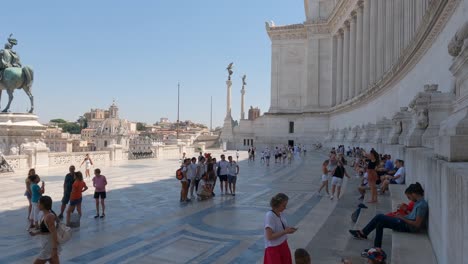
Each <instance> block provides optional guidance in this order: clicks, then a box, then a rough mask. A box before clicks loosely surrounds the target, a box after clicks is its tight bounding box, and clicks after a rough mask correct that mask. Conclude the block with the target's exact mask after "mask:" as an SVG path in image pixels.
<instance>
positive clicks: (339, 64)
mask: <svg viewBox="0 0 468 264" xmlns="http://www.w3.org/2000/svg"><path fill="white" fill-rule="evenodd" d="M336 38H337V50H336V58H337V59H336V68H337V69H336V100H335V101H336V104H337V105H339V104H341V102H342V97H343V95H342V94H343V88H342V87H343V30H342V29H341V28H340V29H339V30H338V35H337V36H336Z"/></svg>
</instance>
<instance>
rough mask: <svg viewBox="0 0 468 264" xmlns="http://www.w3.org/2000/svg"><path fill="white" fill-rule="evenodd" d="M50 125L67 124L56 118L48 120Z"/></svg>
mask: <svg viewBox="0 0 468 264" xmlns="http://www.w3.org/2000/svg"><path fill="white" fill-rule="evenodd" d="M50 122H51V123H57V124H65V123H67V121H65V120H64V119H62V118H56V119H52V120H50Z"/></svg>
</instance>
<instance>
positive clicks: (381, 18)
mask: <svg viewBox="0 0 468 264" xmlns="http://www.w3.org/2000/svg"><path fill="white" fill-rule="evenodd" d="M377 1H378V8H379V11H378V15H377V16H378V17H377V21H378V29H377V35H378V37H377V51H376V56H377V62H376V68H377V73H376V75H377V77H376V81H378V80H380V78H382V75H383V71H384V59H385V30H386V29H385V6H386V4H385V1H387V0H377Z"/></svg>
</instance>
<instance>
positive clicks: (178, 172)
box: [176, 167, 184, 181]
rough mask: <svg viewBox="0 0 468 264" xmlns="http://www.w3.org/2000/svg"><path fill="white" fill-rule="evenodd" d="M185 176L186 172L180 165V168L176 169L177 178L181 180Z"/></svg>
mask: <svg viewBox="0 0 468 264" xmlns="http://www.w3.org/2000/svg"><path fill="white" fill-rule="evenodd" d="M183 178H184V173H183V172H182V167H180V168H179V169H178V170H176V179H178V180H179V181H180V180H182V179H183Z"/></svg>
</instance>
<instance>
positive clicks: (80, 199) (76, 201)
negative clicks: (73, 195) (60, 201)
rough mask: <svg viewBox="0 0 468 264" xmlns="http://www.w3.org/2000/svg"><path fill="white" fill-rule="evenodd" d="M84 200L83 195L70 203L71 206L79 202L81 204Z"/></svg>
mask: <svg viewBox="0 0 468 264" xmlns="http://www.w3.org/2000/svg"><path fill="white" fill-rule="evenodd" d="M82 201H83V197H81V198H79V199H76V200H71V201H70V205H71V206H75V205H79V204H81V202H82Z"/></svg>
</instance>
